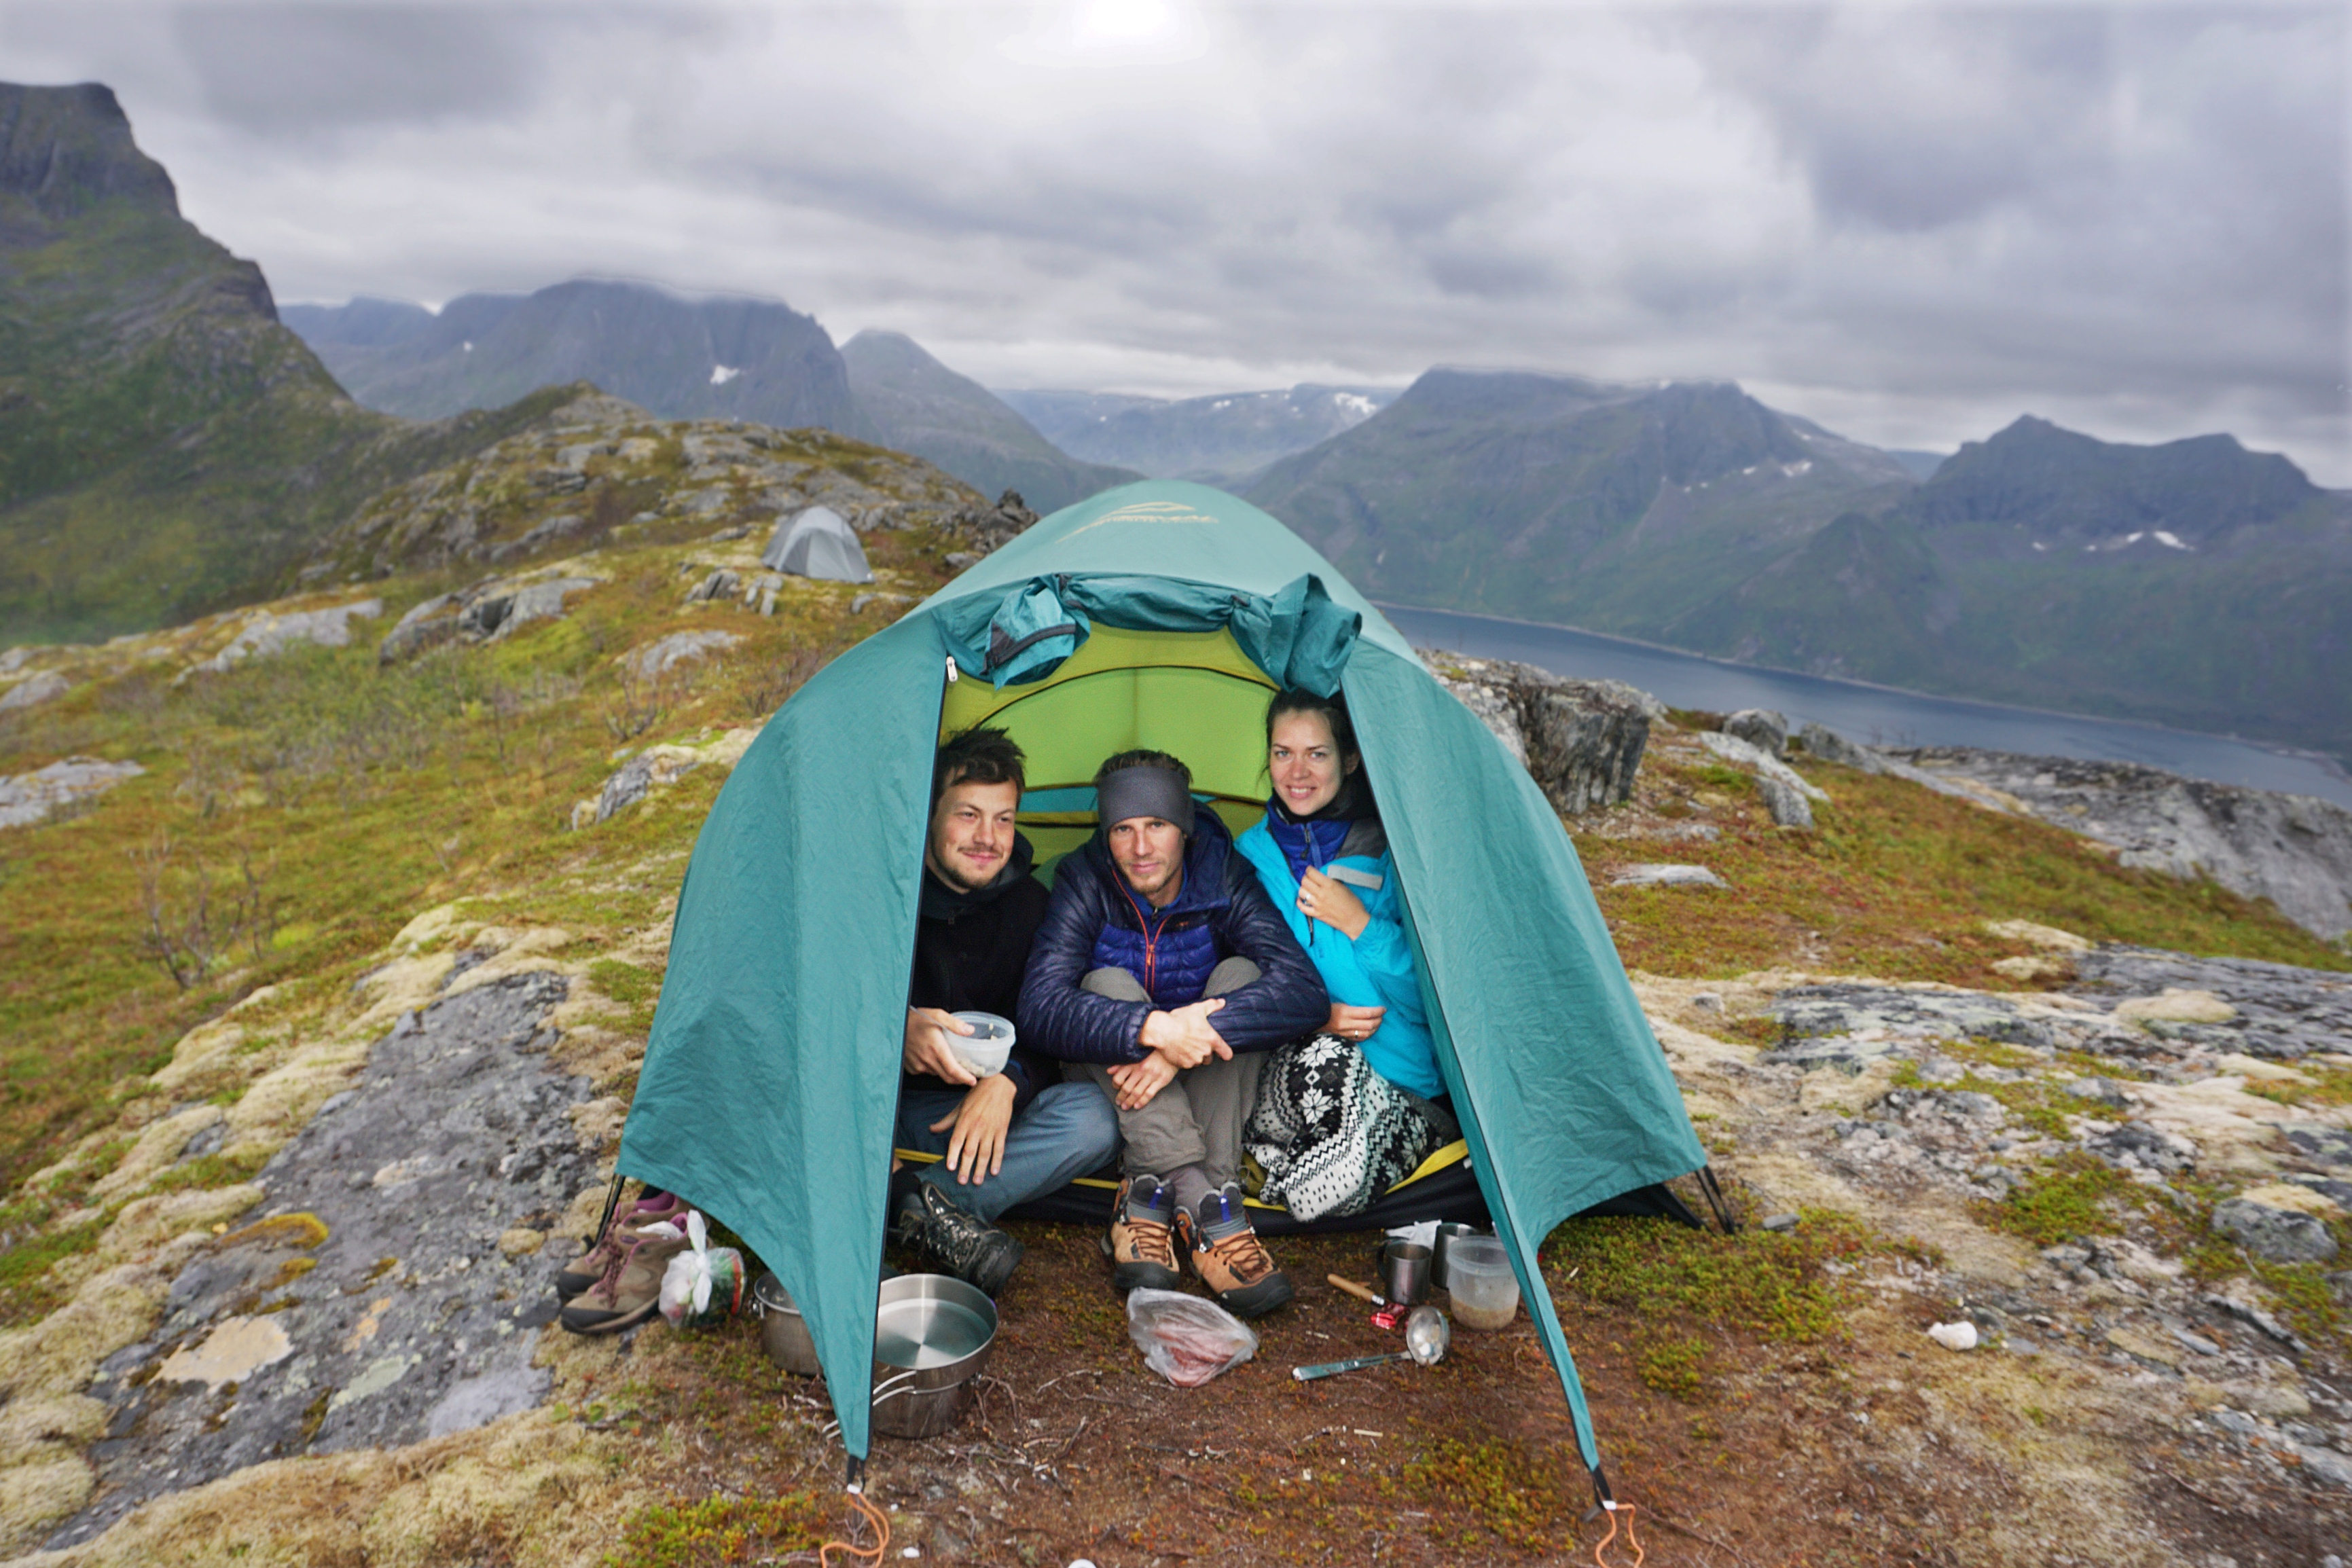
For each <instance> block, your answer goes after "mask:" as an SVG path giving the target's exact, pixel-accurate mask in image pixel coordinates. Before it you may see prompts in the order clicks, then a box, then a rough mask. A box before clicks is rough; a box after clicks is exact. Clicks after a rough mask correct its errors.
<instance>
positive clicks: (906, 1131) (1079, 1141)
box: [898, 1083, 1118, 1220]
mask: <svg viewBox="0 0 2352 1568" xmlns="http://www.w3.org/2000/svg"><path fill="white" fill-rule="evenodd" d="M963 1096H964V1091H962V1090H961V1089H952V1088H940V1089H903V1090H901V1091H900V1092H899V1094H898V1147H900V1148H902V1149H915V1150H918V1151H919V1152H921V1153H923V1154H927V1155H946V1153H947V1152H948V1134H946V1133H934V1132H932V1131H931V1124H932V1123H934V1122H937V1121H941V1120H943V1119H945V1118H946V1117H948V1116H950V1115H952V1114H953V1113H954V1112H955V1109H956V1107H957V1106H959V1105H961V1104H962V1103H963ZM1116 1154H1118V1113H1115V1112H1114V1111H1113V1110H1112V1109H1111V1104H1110V1102H1109V1101H1108V1099H1106V1098H1104V1096H1103V1093H1102V1091H1100V1090H1099V1089H1097V1088H1096V1087H1095V1086H1094V1085H1093V1084H1091V1083H1055V1084H1051V1085H1049V1086H1047V1087H1046V1088H1045V1089H1043V1090H1041V1091H1039V1092H1038V1094H1037V1098H1035V1099H1034V1100H1032V1101H1030V1102H1029V1105H1028V1108H1027V1109H1026V1110H1024V1111H1023V1112H1022V1113H1020V1114H1019V1115H1018V1116H1015V1117H1014V1118H1013V1125H1012V1126H1010V1127H1008V1128H1007V1129H1005V1134H1004V1168H1003V1170H1001V1171H998V1172H997V1173H996V1174H995V1175H994V1176H990V1175H988V1174H987V1173H986V1172H985V1171H982V1172H981V1173H980V1174H979V1175H978V1176H976V1177H975V1178H974V1180H973V1182H972V1185H971V1186H964V1185H963V1184H962V1183H961V1182H959V1181H958V1180H956V1177H955V1173H954V1172H953V1171H951V1170H950V1169H949V1168H948V1166H947V1165H946V1162H945V1161H944V1159H943V1160H942V1161H941V1162H940V1164H938V1165H935V1166H925V1167H924V1168H923V1169H922V1171H921V1172H920V1173H919V1176H917V1178H916V1179H918V1180H919V1181H926V1182H929V1183H930V1185H931V1186H935V1187H937V1188H939V1189H940V1197H944V1198H946V1199H947V1200H948V1201H949V1202H950V1203H952V1204H954V1205H955V1206H956V1207H958V1208H961V1209H967V1210H969V1211H971V1213H973V1214H977V1215H978V1216H980V1217H981V1218H982V1219H988V1220H993V1219H994V1218H996V1217H997V1216H998V1215H1000V1214H1002V1213H1003V1212H1004V1211H1005V1210H1006V1209H1008V1208H1011V1207H1014V1206H1015V1205H1017V1204H1024V1203H1026V1202H1028V1201H1029V1200H1030V1199H1031V1198H1033V1197H1042V1196H1044V1195H1045V1194H1046V1193H1049V1192H1052V1191H1053V1190H1054V1189H1055V1187H1058V1186H1063V1185H1064V1184H1066V1183H1067V1182H1069V1181H1072V1180H1074V1179H1075V1178H1076V1177H1078V1176H1087V1175H1089V1174H1091V1173H1093V1172H1095V1171H1097V1170H1099V1169H1101V1168H1102V1167H1103V1166H1106V1165H1108V1164H1109V1163H1110V1160H1111V1156H1112V1155H1116Z"/></svg>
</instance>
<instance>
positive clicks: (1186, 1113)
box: [1063, 957, 1265, 1187]
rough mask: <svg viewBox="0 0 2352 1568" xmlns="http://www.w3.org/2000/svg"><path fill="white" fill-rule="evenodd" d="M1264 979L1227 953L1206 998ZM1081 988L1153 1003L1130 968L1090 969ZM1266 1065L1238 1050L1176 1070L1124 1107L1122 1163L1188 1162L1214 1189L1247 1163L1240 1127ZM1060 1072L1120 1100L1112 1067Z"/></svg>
mask: <svg viewBox="0 0 2352 1568" xmlns="http://www.w3.org/2000/svg"><path fill="white" fill-rule="evenodd" d="M1261 977H1262V971H1261V970H1260V969H1259V968H1258V967H1257V966H1256V965H1255V964H1253V963H1251V962H1250V961H1249V960H1248V959H1247V958H1238V957H1236V958H1228V959H1226V960H1225V961H1224V962H1223V963H1222V964H1219V965H1218V966H1217V967H1215V968H1214V969H1212V970H1210V971H1209V983H1208V984H1207V985H1205V986H1203V987H1202V988H1201V995H1202V996H1203V997H1221V996H1223V995H1224V994H1225V993H1226V992H1228V991H1237V990H1240V989H1241V988H1243V987H1244V986H1246V985H1248V984H1249V983H1250V982H1252V981H1253V980H1256V979H1259V978H1261ZM1078 986H1079V988H1080V989H1082V990H1088V991H1092V992H1094V993H1095V994H1096V995H1097V996H1100V997H1109V998H1113V999H1114V1000H1118V1001H1122V1002H1148V1001H1150V1000H1151V993H1150V992H1149V991H1146V990H1145V989H1144V988H1143V984H1142V982H1141V981H1139V980H1138V979H1137V978H1136V977H1134V976H1133V975H1130V974H1129V973H1128V972H1127V971H1126V970H1125V969H1095V970H1091V971H1089V972H1088V974H1087V977H1086V978H1085V979H1083V980H1080V981H1079V982H1078ZM1210 1021H1211V1022H1212V1023H1213V1022H1215V1019H1211V1020H1210ZM1264 1066H1265V1052H1264V1051H1235V1052H1234V1059H1233V1060H1232V1061H1219V1060H1218V1059H1217V1058H1215V1057H1211V1058H1210V1059H1209V1060H1208V1061H1204V1062H1202V1063H1201V1065H1200V1066H1198V1067H1188V1068H1186V1069H1185V1070H1184V1071H1181V1072H1179V1073H1178V1074H1177V1075H1176V1079H1175V1082H1172V1083H1171V1084H1169V1085H1168V1087H1167V1088H1165V1089H1162V1090H1161V1091H1160V1092H1159V1093H1157V1094H1154V1095H1153V1096H1152V1097H1151V1103H1150V1104H1149V1105H1146V1106H1144V1107H1143V1108H1142V1109H1141V1110H1139V1111H1121V1112H1119V1113H1118V1134H1119V1136H1120V1137H1121V1138H1122V1139H1124V1140H1125V1141H1126V1148H1125V1150H1124V1152H1123V1153H1121V1155H1119V1162H1118V1168H1119V1169H1120V1170H1121V1171H1123V1172H1125V1173H1126V1174H1127V1175H1129V1176H1165V1175H1167V1174H1168V1173H1169V1172H1170V1171H1172V1170H1176V1169H1178V1168H1180V1167H1181V1166H1200V1167H1201V1168H1202V1171H1203V1172H1205V1173H1206V1174H1207V1176H1208V1178H1209V1185H1210V1186H1211V1187H1221V1186H1224V1185H1225V1183H1227V1182H1229V1181H1232V1180H1234V1179H1235V1178H1236V1177H1237V1176H1240V1175H1241V1168H1242V1129H1243V1128H1244V1126H1245V1125H1247V1124H1248V1122H1249V1113H1250V1108H1251V1107H1252V1106H1253V1105H1255V1103H1257V1075H1258V1069H1260V1068H1261V1067H1264ZM1063 1075H1064V1076H1065V1077H1067V1078H1072V1079H1078V1078H1084V1079H1086V1080H1087V1081H1089V1082H1093V1083H1094V1084H1095V1085H1096V1086H1097V1088H1099V1089H1100V1090H1101V1091H1102V1092H1103V1093H1104V1095H1105V1096H1107V1097H1108V1098H1109V1099H1110V1100H1111V1102H1112V1103H1113V1104H1114V1105H1116V1104H1117V1103H1118V1086H1117V1085H1116V1084H1114V1083H1112V1082H1111V1079H1110V1070H1109V1069H1108V1068H1107V1067H1098V1066H1096V1065H1095V1064H1094V1063H1092V1062H1076V1061H1074V1062H1070V1063H1067V1064H1066V1066H1065V1067H1064V1069H1063Z"/></svg>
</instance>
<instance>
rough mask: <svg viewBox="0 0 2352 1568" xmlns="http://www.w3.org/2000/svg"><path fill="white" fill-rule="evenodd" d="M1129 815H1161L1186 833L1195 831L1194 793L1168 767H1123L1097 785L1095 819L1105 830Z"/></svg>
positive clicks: (1160, 816) (1189, 833)
mask: <svg viewBox="0 0 2352 1568" xmlns="http://www.w3.org/2000/svg"><path fill="white" fill-rule="evenodd" d="M1129 817H1158V818H1159V819H1160V821H1164V822H1173V823H1175V824H1176V826H1177V827H1178V828H1179V829H1181V830H1182V831H1183V832H1184V833H1185V834H1186V836H1188V837H1189V836H1190V835H1191V834H1192V791H1191V790H1189V789H1185V788H1184V780H1183V779H1182V778H1181V776H1180V775H1178V774H1175V773H1172V772H1171V771H1169V770H1168V769H1167V768H1148V767H1147V768H1120V769H1119V770H1118V772H1116V773H1107V774H1105V775H1104V776H1103V778H1102V779H1101V781H1100V782H1099V783H1097V784H1096V786H1095V821H1097V822H1100V823H1101V824H1102V825H1103V827H1104V828H1105V829H1108V828H1109V826H1110V825H1111V824H1112V823H1113V822H1124V821H1127V820H1128V819H1129Z"/></svg>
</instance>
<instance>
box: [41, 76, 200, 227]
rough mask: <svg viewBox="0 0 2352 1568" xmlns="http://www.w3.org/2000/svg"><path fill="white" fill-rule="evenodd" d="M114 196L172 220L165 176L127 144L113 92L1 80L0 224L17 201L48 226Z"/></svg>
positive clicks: (127, 123)
mask: <svg viewBox="0 0 2352 1568" xmlns="http://www.w3.org/2000/svg"><path fill="white" fill-rule="evenodd" d="M118 198H120V199H128V200H130V201H132V202H134V203H137V204H142V205H145V206H152V207H155V208H158V209H160V210H162V211H163V212H164V213H167V214H171V215H172V216H174V217H176V216H178V215H179V211H180V201H179V195H178V193H176V192H175V191H173V188H172V177H171V176H170V175H169V174H166V173H165V172H163V165H162V164H161V163H158V162H155V161H154V160H153V159H152V158H150V157H148V156H147V154H145V153H144V152H141V151H139V145H138V143H137V142H135V141H132V140H131V117H130V116H129V115H127V114H125V113H123V112H122V105H121V101H120V100H118V99H116V98H115V96H114V89H112V88H110V87H107V86H104V85H103V84H101V83H99V82H81V83H79V84H77V85H76V86H73V87H22V86H19V85H17V84H16V83H14V82H0V220H4V219H5V217H6V215H7V212H8V209H9V208H11V207H17V206H19V204H22V205H23V206H29V207H30V208H31V209H32V211H33V213H34V214H37V215H38V216H39V217H42V218H47V219H50V220H53V221H54V220H57V219H61V218H69V217H72V216H73V215H74V214H77V213H80V212H84V211H86V210H88V209H89V208H90V207H93V206H96V205H98V204H100V203H101V202H105V201H109V200H113V199H118Z"/></svg>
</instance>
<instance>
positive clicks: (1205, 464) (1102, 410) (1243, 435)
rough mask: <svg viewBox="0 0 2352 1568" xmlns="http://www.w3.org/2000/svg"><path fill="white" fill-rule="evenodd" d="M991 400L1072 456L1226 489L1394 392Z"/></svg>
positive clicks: (1053, 394)
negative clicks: (1002, 404)
mask: <svg viewBox="0 0 2352 1568" xmlns="http://www.w3.org/2000/svg"><path fill="white" fill-rule="evenodd" d="M996 395H997V396H998V397H999V398H1001V399H1003V401H1004V402H1007V403H1009V404H1011V405H1012V407H1013V410H1014V411H1015V412H1016V413H1020V414H1021V415H1022V416H1023V417H1024V418H1025V419H1027V420H1028V421H1029V422H1030V423H1032V424H1034V425H1035V426H1036V427H1037V428H1038V430H1039V431H1041V432H1042V433H1044V434H1045V438H1046V439H1047V440H1049V441H1051V442H1053V443H1054V444H1055V445H1056V446H1059V447H1060V448H1061V449H1062V450H1063V451H1065V452H1067V453H1069V454H1071V455H1073V456H1076V457H1079V458H1084V459H1087V460H1088V461H1092V462H1097V463H1110V464H1118V465H1123V466H1126V467H1129V468H1133V469H1136V470H1138V471H1139V472H1140V473H1142V474H1143V475H1145V476H1147V477H1149V478H1153V479H1196V480H1200V481H1202V482H1204V483H1207V484H1223V485H1230V484H1234V483H1236V482H1245V481H1246V480H1248V479H1249V478H1250V477H1251V476H1255V474H1257V473H1259V472H1260V471H1262V470H1263V469H1264V468H1265V467H1266V465H1269V464H1271V463H1274V462H1276V461H1277V460H1278V459H1280V458H1283V457H1286V456H1288V455H1291V454H1292V453H1294V452H1302V451H1305V450H1306V449H1307V447H1310V446H1313V445H1315V444H1318V443H1319V442H1322V441H1326V440H1328V439H1329V438H1330V437H1331V436H1334V435H1337V434H1340V433H1341V432H1343V431H1346V430H1349V429H1352V428H1353V427H1354V426H1355V425H1357V424H1360V423H1362V422H1363V421H1364V420H1367V419H1369V418H1370V417H1371V416H1372V415H1373V414H1375V413H1379V412H1380V411H1381V409H1383V408H1385V407H1387V406H1388V405H1389V404H1390V403H1391V402H1394V401H1395V400H1396V398H1397V396H1398V390H1397V389H1395V388H1392V387H1343V386H1326V385H1322V384H1320V383H1318V382H1300V383H1299V384H1297V386H1293V387H1289V388H1286V389H1280V390H1275V391H1267V392H1215V393H1211V394H1209V395H1207V396H1203V397H1192V398H1181V399H1170V398H1152V397H1137V396H1132V395H1128V394H1121V393H1104V392H1061V391H1051V390H1045V391H1034V392H1007V391H999V392H997V394H996Z"/></svg>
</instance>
